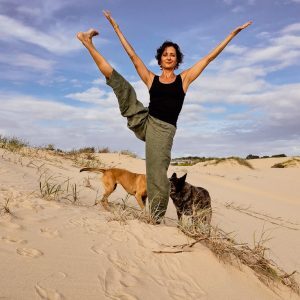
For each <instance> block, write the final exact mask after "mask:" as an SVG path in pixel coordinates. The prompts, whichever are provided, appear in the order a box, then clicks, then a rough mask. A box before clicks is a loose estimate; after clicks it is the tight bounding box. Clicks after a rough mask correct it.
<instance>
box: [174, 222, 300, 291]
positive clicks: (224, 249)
mask: <svg viewBox="0 0 300 300" xmlns="http://www.w3.org/2000/svg"><path fill="white" fill-rule="evenodd" d="M179 229H180V230H181V231H182V232H183V233H184V234H185V235H187V236H188V237H191V238H193V239H194V240H195V242H193V243H192V244H191V245H189V247H191V246H193V245H194V244H196V243H198V242H199V243H202V244H203V245H205V246H206V247H208V248H209V249H210V250H211V251H212V252H213V253H214V254H215V255H216V256H217V257H218V258H219V259H220V260H222V261H224V262H229V263H233V262H240V263H242V264H243V265H245V266H247V267H249V268H251V269H252V270H253V271H254V272H255V274H256V276H257V277H258V278H259V279H260V280H261V281H262V282H263V283H264V284H266V285H267V286H271V284H272V283H276V282H280V283H282V284H283V285H285V286H288V287H289V288H291V289H292V290H293V291H294V292H296V293H297V294H299V293H300V289H299V284H298V283H297V281H296V279H295V278H294V274H295V273H296V271H294V272H292V273H291V274H288V273H286V272H285V271H284V270H282V269H281V268H280V267H278V266H277V265H276V264H275V263H274V262H273V261H272V260H271V259H269V258H267V252H268V251H269V249H268V248H267V247H266V243H267V242H268V241H269V240H270V237H269V236H267V232H266V231H264V230H263V231H262V233H261V235H260V236H259V237H258V239H257V238H256V237H255V235H254V247H250V246H249V245H248V244H247V243H243V244H241V243H237V242H236V241H235V240H234V239H233V238H231V237H230V234H228V233H225V232H224V231H222V230H221V229H219V228H218V227H214V226H210V229H209V230H208V229H207V227H204V228H203V225H202V224H199V226H198V227H197V226H196V227H195V226H193V227H191V226H190V224H185V223H180V224H179ZM179 246H185V247H186V246H187V245H178V247H179Z"/></svg>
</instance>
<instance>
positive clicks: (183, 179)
mask: <svg viewBox="0 0 300 300" xmlns="http://www.w3.org/2000/svg"><path fill="white" fill-rule="evenodd" d="M186 176H187V173H185V174H184V175H183V176H182V177H180V180H182V181H183V182H185V180H186Z"/></svg>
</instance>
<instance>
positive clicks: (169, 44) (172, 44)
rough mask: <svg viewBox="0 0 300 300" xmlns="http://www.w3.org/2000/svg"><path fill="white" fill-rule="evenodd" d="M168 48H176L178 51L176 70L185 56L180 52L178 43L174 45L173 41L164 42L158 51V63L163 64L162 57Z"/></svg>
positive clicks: (156, 56)
mask: <svg viewBox="0 0 300 300" xmlns="http://www.w3.org/2000/svg"><path fill="white" fill-rule="evenodd" d="M167 47H174V48H175V50H176V57H177V64H176V67H175V69H177V68H178V66H179V65H180V64H181V63H182V60H183V54H182V52H181V50H180V47H179V46H178V45H177V44H176V43H173V42H171V41H164V42H163V44H162V45H161V46H160V47H159V48H158V49H157V50H156V55H155V58H156V59H157V63H158V64H159V65H160V64H161V56H162V54H163V52H164V51H165V49H166V48H167Z"/></svg>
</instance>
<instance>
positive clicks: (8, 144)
mask: <svg viewBox="0 0 300 300" xmlns="http://www.w3.org/2000/svg"><path fill="white" fill-rule="evenodd" d="M27 146H28V143H27V142H25V141H23V140H21V139H18V138H16V137H12V138H8V137H4V136H1V135H0V148H3V149H6V150H8V151H11V152H18V151H20V150H21V149H22V148H24V147H27Z"/></svg>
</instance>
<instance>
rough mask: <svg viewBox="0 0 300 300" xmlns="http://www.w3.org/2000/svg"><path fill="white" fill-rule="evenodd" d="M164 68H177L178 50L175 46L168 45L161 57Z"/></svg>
mask: <svg viewBox="0 0 300 300" xmlns="http://www.w3.org/2000/svg"><path fill="white" fill-rule="evenodd" d="M160 65H161V68H162V69H175V67H176V65H177V55H176V50H175V48H174V47H173V46H170V47H166V48H165V50H164V52H163V53H162V56H161V59H160Z"/></svg>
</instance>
